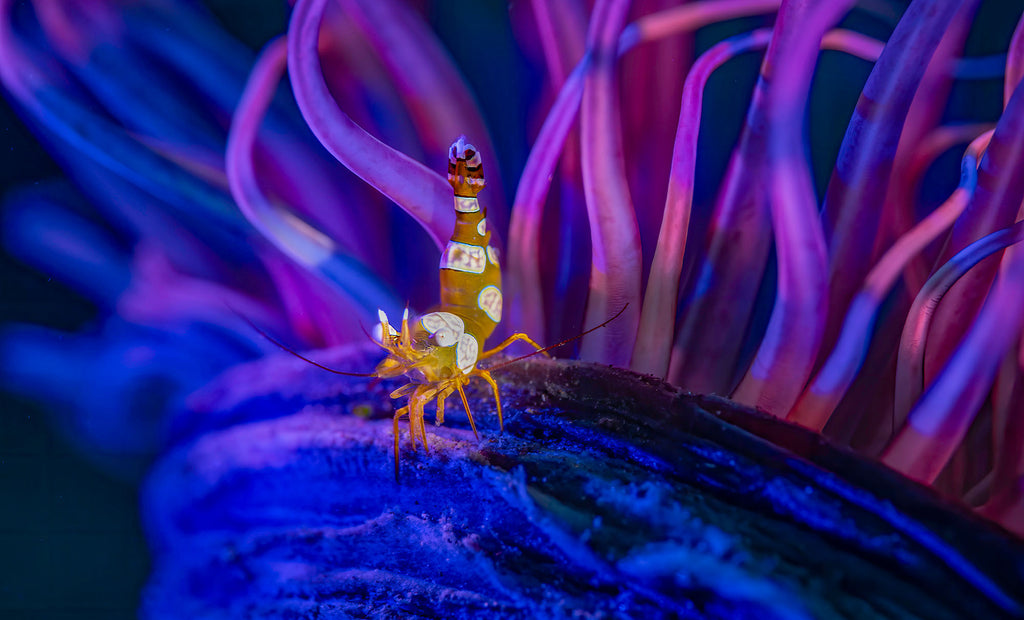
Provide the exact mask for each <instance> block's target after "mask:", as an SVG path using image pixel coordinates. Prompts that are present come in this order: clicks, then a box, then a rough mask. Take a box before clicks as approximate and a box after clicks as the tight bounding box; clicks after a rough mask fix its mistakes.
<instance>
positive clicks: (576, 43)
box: [530, 0, 586, 90]
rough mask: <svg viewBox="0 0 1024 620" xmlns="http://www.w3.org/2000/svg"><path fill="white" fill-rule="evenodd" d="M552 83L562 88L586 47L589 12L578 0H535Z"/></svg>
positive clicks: (536, 15) (543, 47)
mask: <svg viewBox="0 0 1024 620" xmlns="http://www.w3.org/2000/svg"><path fill="white" fill-rule="evenodd" d="M530 6H531V7H532V8H533V14H534V16H535V18H536V20H537V32H538V34H539V35H540V42H541V48H542V49H543V51H544V64H545V65H546V66H547V70H548V80H549V81H550V83H551V87H552V88H554V89H556V90H557V89H560V88H561V87H562V84H564V83H565V81H566V80H567V79H568V78H569V74H570V73H571V72H572V71H573V67H575V66H576V65H577V64H578V63H579V60H580V58H581V57H582V55H583V52H584V50H585V48H586V15H585V14H584V10H583V7H582V6H581V4H580V3H579V1H578V0H574V1H572V2H568V1H566V2H548V1H547V0H531V2H530Z"/></svg>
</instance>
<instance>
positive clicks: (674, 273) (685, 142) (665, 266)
mask: <svg viewBox="0 0 1024 620" xmlns="http://www.w3.org/2000/svg"><path fill="white" fill-rule="evenodd" d="M770 38H771V31H770V30H767V29H761V30H755V31H753V32H750V33H747V34H744V35H740V36H738V37H734V38H732V39H727V40H725V41H722V42H721V43H718V44H717V45H715V46H714V47H712V48H711V49H709V50H708V51H706V52H704V54H702V55H701V56H700V58H698V59H697V61H696V62H695V63H694V64H693V67H691V69H690V72H689V73H688V74H687V76H686V82H685V83H684V85H683V95H682V102H681V103H680V109H679V124H678V125H677V127H676V139H675V146H674V149H673V153H672V170H671V172H670V175H669V185H668V196H667V198H666V200H665V210H664V213H663V215H662V221H661V229H660V230H661V234H660V235H659V236H658V245H657V248H656V249H655V252H654V259H653V262H652V263H651V272H650V275H649V276H648V278H647V289H646V291H645V293H644V304H643V310H642V313H641V315H640V329H639V332H638V333H637V340H636V345H635V346H634V348H633V364H632V368H633V370H636V371H637V372H643V373H647V374H652V375H656V376H659V377H664V376H665V375H666V373H667V372H668V363H669V353H670V350H671V345H672V343H671V340H670V339H669V338H667V337H666V335H667V334H666V331H668V330H669V326H671V325H673V324H674V323H675V318H676V299H677V297H678V294H679V277H680V273H681V272H682V269H683V250H684V248H685V247H686V235H687V230H688V228H689V221H690V207H691V205H692V203H693V184H694V174H695V165H696V160H697V136H698V133H699V131H700V118H701V108H702V103H703V96H704V86H705V85H706V84H707V81H708V78H710V77H711V74H712V73H713V72H714V70H715V69H717V68H718V67H720V66H721V65H722V64H724V63H725V62H726V61H727V60H729V59H731V58H733V57H735V56H737V55H739V54H742V53H744V52H748V51H752V50H757V49H762V48H764V47H765V46H767V45H768V41H769V40H770Z"/></svg>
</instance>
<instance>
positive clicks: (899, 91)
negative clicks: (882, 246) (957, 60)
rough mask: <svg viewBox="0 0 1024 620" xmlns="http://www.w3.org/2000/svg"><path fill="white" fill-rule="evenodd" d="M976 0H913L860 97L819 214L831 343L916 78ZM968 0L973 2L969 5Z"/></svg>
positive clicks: (866, 257) (859, 273) (869, 246)
mask: <svg viewBox="0 0 1024 620" xmlns="http://www.w3.org/2000/svg"><path fill="white" fill-rule="evenodd" d="M976 2H977V0H968V1H967V2H964V3H958V2H955V1H953V0H914V2H912V3H911V5H910V6H909V7H908V8H907V11H906V13H904V15H903V17H902V19H901V20H900V22H899V24H897V26H896V29H895V30H894V31H893V34H892V36H891V37H890V39H889V42H888V43H887V44H886V46H885V51H883V53H882V56H881V57H880V58H879V59H878V63H876V64H875V68H874V70H873V71H872V72H871V75H870V77H869V78H868V81H867V83H866V84H865V85H864V91H863V93H862V94H861V96H860V99H859V100H858V102H857V108H856V109H855V110H854V114H853V118H852V119H851V120H850V126H849V128H848V129H847V132H846V136H845V137H844V138H843V144H842V146H841V147H840V151H839V157H838V159H837V161H836V167H835V170H834V172H833V174H832V178H831V180H830V181H829V186H828V190H827V192H826V194H825V206H824V209H823V212H822V221H823V225H824V228H825V233H826V236H827V237H828V242H829V300H828V303H829V308H830V309H831V312H830V313H829V318H828V323H827V326H826V332H825V335H824V344H825V345H826V346H829V345H831V344H832V343H833V342H834V340H835V338H836V336H837V335H838V332H839V327H840V325H841V323H842V318H843V315H844V314H845V312H846V309H847V306H848V305H849V303H850V300H851V298H852V297H853V294H854V292H855V291H856V290H857V287H858V286H859V285H860V283H861V282H862V281H863V278H864V275H865V274H866V273H867V270H868V268H869V266H870V258H871V253H872V250H873V248H874V241H875V236H876V234H877V230H878V223H879V216H880V211H881V206H882V204H883V202H884V198H885V195H886V191H887V189H888V186H889V178H890V176H889V175H890V173H891V170H892V165H893V160H894V158H895V156H896V147H897V144H898V142H899V137H900V132H901V131H902V128H903V123H904V121H905V119H906V117H907V112H908V110H909V109H910V104H911V101H912V100H913V97H914V92H915V91H916V89H917V87H918V84H919V83H920V81H921V77H922V76H923V75H924V72H925V68H926V67H927V64H928V63H927V62H926V61H927V60H928V59H930V58H931V57H932V54H933V53H934V51H935V48H936V47H937V46H938V44H939V41H940V40H941V38H942V35H943V33H944V32H945V30H946V28H947V26H948V24H949V23H950V21H951V20H952V19H953V16H954V14H955V13H956V12H957V9H958V8H959V7H960V6H961V4H962V5H964V6H965V9H966V10H973V6H974V5H975V4H976ZM967 5H970V6H967Z"/></svg>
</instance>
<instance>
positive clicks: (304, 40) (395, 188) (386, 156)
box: [288, 0, 455, 249]
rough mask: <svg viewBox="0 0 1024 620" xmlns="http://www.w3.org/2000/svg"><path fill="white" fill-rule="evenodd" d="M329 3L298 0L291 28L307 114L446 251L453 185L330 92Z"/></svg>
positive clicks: (330, 144)
mask: <svg viewBox="0 0 1024 620" xmlns="http://www.w3.org/2000/svg"><path fill="white" fill-rule="evenodd" d="M326 4H327V0H298V1H297V2H296V3H295V10H294V12H293V13H292V18H291V22H290V24H289V26H288V71H289V75H290V77H291V80H292V90H293V91H294V92H295V100H296V102H297V103H298V104H299V109H300V110H301V111H302V116H303V117H304V118H305V119H306V122H307V123H308V124H309V126H310V128H311V129H312V130H313V133H314V134H315V135H316V137H317V138H318V139H319V140H320V143H321V144H323V145H324V148H326V149H327V150H328V151H330V152H331V154H332V155H334V156H335V157H336V158H337V159H338V161H340V162H341V163H342V164H344V165H345V167H347V168H348V169H349V170H351V171H352V172H354V173H355V174H356V175H358V176H359V177H360V178H361V179H363V180H364V181H366V182H367V183H369V184H370V185H372V186H373V187H375V188H376V189H377V190H378V191H379V192H381V193H382V194H384V195H385V196H387V197H388V198H390V199H391V200H393V201H394V202H395V203H396V204H398V205H399V206H400V207H402V208H403V209H405V210H406V212H407V213H409V215H411V216H412V217H413V218H414V219H415V220H416V221H417V222H419V223H420V224H421V225H422V226H423V227H424V229H426V231H427V232H428V233H429V234H430V236H431V237H432V238H433V239H434V243H435V244H436V245H437V247H438V249H440V248H443V247H444V244H445V243H446V242H447V240H448V237H449V236H450V235H451V230H452V228H453V227H454V225H455V215H454V213H453V211H452V209H451V207H450V203H451V187H450V186H449V185H448V182H447V181H446V180H445V178H444V177H442V176H441V175H440V174H437V173H436V172H433V171H432V170H430V169H429V168H427V167H426V166H424V165H423V164H421V163H419V162H416V161H414V160H412V159H410V158H409V157H408V156H406V155H404V154H402V153H400V152H398V151H396V150H395V149H393V148H391V147H389V146H387V145H385V144H384V143H382V142H381V141H379V140H377V139H376V138H374V137H373V136H371V135H370V134H368V133H367V132H366V131H365V130H363V129H362V128H361V127H359V126H358V125H356V124H355V122H353V121H352V119H351V118H349V117H348V116H347V115H346V114H345V113H344V112H342V111H341V110H340V109H339V108H338V106H337V104H336V103H335V101H334V99H333V97H331V94H330V91H328V89H327V84H326V82H324V77H323V73H322V72H321V69H320V59H319V56H318V53H317V44H318V41H319V33H320V23H321V20H322V18H323V12H324V8H325V6H326Z"/></svg>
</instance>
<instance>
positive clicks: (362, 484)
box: [142, 349, 1024, 619]
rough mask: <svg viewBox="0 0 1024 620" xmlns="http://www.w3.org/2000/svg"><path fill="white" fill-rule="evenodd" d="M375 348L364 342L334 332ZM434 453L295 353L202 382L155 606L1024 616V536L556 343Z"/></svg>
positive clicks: (506, 371) (485, 400)
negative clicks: (556, 353)
mask: <svg viewBox="0 0 1024 620" xmlns="http://www.w3.org/2000/svg"><path fill="white" fill-rule="evenodd" d="M316 358H317V360H318V361H320V362H322V363H325V364H328V365H333V366H334V367H335V368H339V369H342V370H349V371H361V370H367V369H370V368H373V365H374V363H375V361H376V358H375V357H374V355H373V354H372V353H371V352H369V351H364V350H352V349H347V350H335V351H328V352H319V353H318V354H316ZM495 376H496V377H497V379H498V383H499V385H500V387H501V396H502V404H503V405H504V408H505V430H504V432H503V433H499V432H498V425H497V419H496V416H495V408H494V401H493V399H492V398H491V396H490V393H489V391H487V390H485V389H484V388H485V387H486V386H485V385H483V382H480V383H481V385H479V386H477V385H475V383H474V388H476V389H475V390H474V391H473V392H472V394H471V399H470V404H471V406H472V407H473V411H474V417H475V419H476V421H477V427H478V428H479V429H480V431H481V436H480V440H479V441H477V440H476V439H475V438H474V437H473V434H472V432H471V431H470V430H469V427H468V423H467V421H466V419H465V416H464V414H463V413H462V408H461V404H460V403H459V402H458V399H454V401H449V406H448V410H447V412H446V416H445V417H446V422H445V425H444V426H442V427H433V426H429V427H428V438H429V440H430V450H429V452H424V451H423V449H422V447H421V448H420V449H419V450H417V451H415V452H414V451H413V450H412V449H411V448H410V446H409V442H408V432H407V427H406V425H405V424H404V423H403V425H402V448H401V475H400V479H399V481H398V482H397V483H396V481H395V476H394V461H393V453H392V445H393V444H392V434H391V428H392V423H391V415H392V413H393V403H392V401H391V400H390V399H389V398H388V396H387V395H388V393H389V392H390V391H391V390H392V389H394V387H396V386H397V385H398V383H394V382H387V381H382V382H375V381H374V380H370V379H359V378H351V377H340V376H337V375H331V374H328V373H326V372H324V371H321V370H319V369H317V368H315V367H312V366H309V365H306V364H304V363H303V362H301V361H299V360H297V359H295V358H293V357H291V356H287V355H283V356H279V357H274V358H268V359H264V360H262V361H260V362H256V363H253V364H248V365H245V366H241V367H238V368H235V369H233V370H231V371H230V372H228V373H227V374H225V375H224V376H222V377H221V378H220V379H218V380H217V381H216V382H214V383H213V384H212V385H211V386H209V387H208V388H206V389H205V390H204V391H202V392H201V393H198V394H196V395H195V396H194V397H193V398H192V400H191V406H190V407H189V409H188V410H187V411H184V412H182V414H181V415H180V416H179V418H178V419H177V420H176V423H175V427H174V429H173V431H174V437H175V444H174V445H173V446H170V447H169V448H168V450H167V451H166V453H165V454H164V456H163V457H162V458H161V459H160V461H159V462H158V464H157V466H156V468H155V469H154V471H153V472H152V474H151V475H150V477H149V480H148V482H147V485H146V488H145V491H144V494H143V510H144V514H145V518H146V522H147V529H148V534H149V538H150V544H151V546H152V548H153V553H154V573H153V575H152V578H151V580H150V583H149V585H148V587H147V590H146V592H145V594H144V601H143V609H142V614H143V616H144V617H147V618H154V619H155V618H175V619H177V618H240V617H247V618H292V617H294V618H350V617H359V618H476V617H482V616H484V617H486V616H490V617H502V618H551V617H555V618H557V617H573V618H603V617H615V618H622V617H625V618H660V617H678V618H758V619H771V618H794V619H795V618H843V617H845V618H876V617H877V618H896V617H898V618H914V617H917V618H930V619H936V618H963V617H974V618H1000V617H1024V544H1022V543H1021V542H1020V541H1019V540H1017V539H1015V538H1013V537H1012V536H1010V535H1008V534H1006V533H1005V532H1003V531H1001V530H999V529H998V528H996V527H994V526H991V525H989V524H988V523H986V522H984V521H982V520H980V519H978V518H977V517H975V516H974V515H973V514H971V513H970V512H969V511H967V510H966V509H963V508H959V507H956V506H950V505H948V504H946V503H944V502H943V501H942V500H940V499H939V498H937V497H936V496H935V494H934V493H932V492H931V491H930V490H928V489H926V488H924V487H922V486H920V485H917V484H915V483H912V482H909V481H907V480H906V479H904V478H902V477H900V476H898V475H896V474H893V473H891V472H888V471H887V470H885V469H884V468H881V467H879V466H877V465H874V464H872V463H869V462H866V461H864V460H862V459H860V458H858V457H856V456H854V455H852V454H850V453H847V452H845V451H842V450H838V449H836V448H833V447H831V446H829V445H828V444H826V443H824V442H823V441H822V440H821V439H820V438H819V437H818V436H817V435H815V434H813V433H810V432H807V431H804V430H803V429H800V428H797V427H794V426H791V425H788V424H785V423H782V422H779V421H777V420H775V419H772V418H768V417H766V416H763V415H760V414H758V413H756V412H753V411H750V410H747V409H744V408H741V407H739V406H737V405H735V404H733V403H730V402H729V401H726V400H723V399H718V398H714V397H699V396H693V395H689V394H686V393H684V392H682V391H680V390H678V389H676V388H674V387H672V386H669V385H667V384H665V383H663V382H661V381H658V380H654V379H651V378H649V377H640V376H638V375H635V374H633V373H630V372H627V371H623V370H619V369H613V368H608V367H602V366H597V365H593V364H587V363H582V362H565V361H549V360H541V359H537V358H532V359H530V360H527V361H523V362H517V363H515V364H513V365H510V366H508V367H506V368H502V369H501V370H499V371H497V372H496V373H495Z"/></svg>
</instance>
